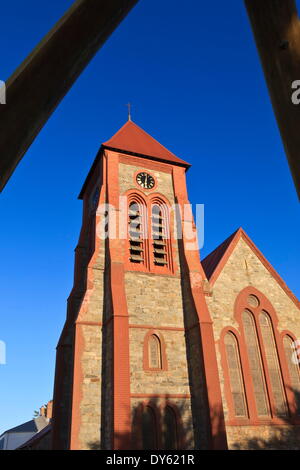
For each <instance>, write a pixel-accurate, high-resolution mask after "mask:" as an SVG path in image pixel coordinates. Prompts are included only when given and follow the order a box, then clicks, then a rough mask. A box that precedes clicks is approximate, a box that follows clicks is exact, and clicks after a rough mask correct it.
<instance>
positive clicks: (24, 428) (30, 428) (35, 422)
mask: <svg viewBox="0 0 300 470" xmlns="http://www.w3.org/2000/svg"><path fill="white" fill-rule="evenodd" d="M48 423H49V420H48V419H47V418H45V417H44V416H38V417H37V418H34V419H32V420H31V421H27V422H26V423H23V424H20V425H19V426H15V427H14V428H11V429H8V430H7V431H4V433H2V436H3V435H4V434H8V433H26V432H34V433H36V432H39V431H41V430H42V429H43V428H44V427H45V426H47V425H48ZM0 437H1V436H0Z"/></svg>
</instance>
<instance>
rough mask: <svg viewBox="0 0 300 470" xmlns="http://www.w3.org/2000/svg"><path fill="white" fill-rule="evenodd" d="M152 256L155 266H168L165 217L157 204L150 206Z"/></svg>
mask: <svg viewBox="0 0 300 470" xmlns="http://www.w3.org/2000/svg"><path fill="white" fill-rule="evenodd" d="M152 240H153V258H154V264H155V265H156V266H168V262H169V260H168V249H167V227H166V218H165V217H164V214H163V210H162V208H161V207H160V206H159V205H154V206H153V208H152Z"/></svg>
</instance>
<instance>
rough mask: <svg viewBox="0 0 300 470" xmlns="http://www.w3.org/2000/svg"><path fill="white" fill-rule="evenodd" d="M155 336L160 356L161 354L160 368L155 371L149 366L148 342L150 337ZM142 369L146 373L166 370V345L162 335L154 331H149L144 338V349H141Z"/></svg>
mask: <svg viewBox="0 0 300 470" xmlns="http://www.w3.org/2000/svg"><path fill="white" fill-rule="evenodd" d="M153 335H154V336H156V337H157V338H158V340H159V343H160V354H161V368H158V369H155V368H152V367H150V366H149V340H150V338H151V336H153ZM143 368H144V370H145V371H147V372H162V371H166V370H168V361H167V354H166V343H165V340H164V337H163V335H162V334H161V333H160V332H159V331H156V330H149V331H148V332H147V333H146V336H145V338H144V349H143Z"/></svg>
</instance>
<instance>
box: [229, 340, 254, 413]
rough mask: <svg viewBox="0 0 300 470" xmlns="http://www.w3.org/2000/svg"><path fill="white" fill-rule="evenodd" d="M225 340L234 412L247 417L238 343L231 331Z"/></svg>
mask: <svg viewBox="0 0 300 470" xmlns="http://www.w3.org/2000/svg"><path fill="white" fill-rule="evenodd" d="M224 341H225V350H226V359H227V366H228V371H229V383H230V390H231V394H232V399H233V407H234V414H235V416H236V417H237V418H247V417H248V412H247V405H246V396H245V388H244V381H243V375H242V369H241V360H240V354H239V348H238V343H237V340H236V337H235V336H234V335H233V334H232V333H231V332H229V333H227V334H226V336H225V340H224Z"/></svg>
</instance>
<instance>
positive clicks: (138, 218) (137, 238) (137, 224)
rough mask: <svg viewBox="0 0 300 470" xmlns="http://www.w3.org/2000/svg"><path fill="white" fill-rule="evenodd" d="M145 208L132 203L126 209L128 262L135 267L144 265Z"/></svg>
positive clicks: (139, 203)
mask: <svg viewBox="0 0 300 470" xmlns="http://www.w3.org/2000/svg"><path fill="white" fill-rule="evenodd" d="M145 212H146V209H145V206H144V205H143V204H142V203H141V202H138V201H132V202H131V203H130V204H129V209H128V234H129V260H130V262H131V263H133V264H136V265H142V266H145V265H146V243H145V238H146V237H145Z"/></svg>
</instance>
